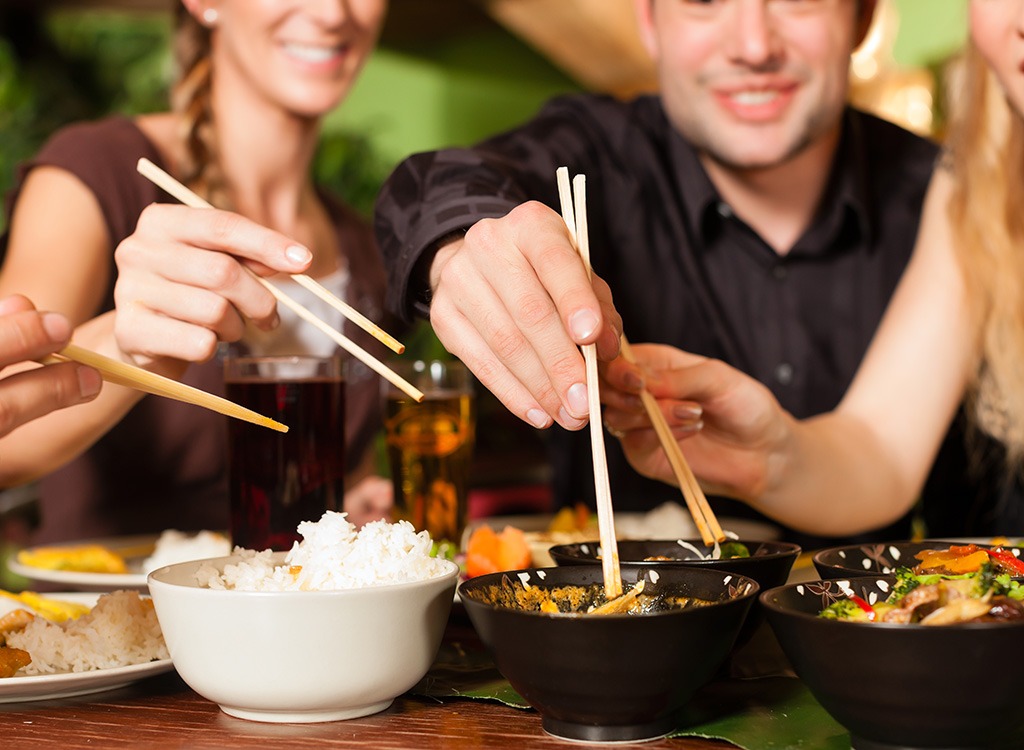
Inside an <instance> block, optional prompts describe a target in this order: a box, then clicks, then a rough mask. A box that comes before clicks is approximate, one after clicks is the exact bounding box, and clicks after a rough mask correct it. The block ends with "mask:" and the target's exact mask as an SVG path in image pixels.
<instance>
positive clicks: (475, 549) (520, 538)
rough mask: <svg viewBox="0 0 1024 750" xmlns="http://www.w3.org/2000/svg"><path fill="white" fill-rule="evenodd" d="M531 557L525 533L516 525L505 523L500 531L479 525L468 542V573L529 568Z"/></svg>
mask: <svg viewBox="0 0 1024 750" xmlns="http://www.w3.org/2000/svg"><path fill="white" fill-rule="evenodd" d="M531 560H532V557H531V555H530V546H529V544H527V542H526V536H525V535H524V534H523V532H522V531H520V530H519V529H517V528H515V527H513V526H506V527H505V528H504V529H503V530H502V532H501V534H500V535H499V534H497V533H495V531H494V529H492V528H491V527H490V526H487V525H482V526H478V527H477V528H476V529H475V530H474V531H473V533H472V534H470V536H469V541H468V542H467V543H466V575H468V576H469V577H470V578H475V577H476V576H481V575H484V574H485V573H497V572H498V571H499V570H517V569H519V568H527V567H529V566H530V562H531Z"/></svg>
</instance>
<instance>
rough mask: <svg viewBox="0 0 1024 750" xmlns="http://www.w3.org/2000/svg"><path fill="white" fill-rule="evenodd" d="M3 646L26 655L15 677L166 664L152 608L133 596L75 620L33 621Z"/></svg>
mask: <svg viewBox="0 0 1024 750" xmlns="http://www.w3.org/2000/svg"><path fill="white" fill-rule="evenodd" d="M7 645H9V646H13V647H15V648H20V649H23V650H25V651H28V653H29V655H30V656H31V657H32V663H31V664H29V665H28V666H27V667H25V668H23V669H22V670H20V671H19V672H18V674H19V675H39V674H54V673H58V672H86V671H89V670H93V669H109V668H111V667H124V666H128V665H129V664H143V663H146V662H150V661H153V660H154V659H167V658H170V655H169V654H168V653H167V646H166V645H165V644H164V638H163V634H162V633H161V632H160V624H159V623H158V622H157V619H156V613H155V612H154V611H153V602H152V601H150V600H148V599H146V600H143V599H141V598H140V597H139V595H138V593H137V592H135V591H115V592H113V593H110V594H104V595H103V596H101V597H100V598H99V601H97V602H96V606H95V607H93V608H92V610H91V611H90V612H89V613H88V614H85V615H82V616H81V617H79V618H78V619H77V620H67V621H66V622H63V623H60V624H58V623H53V622H50V621H49V620H46V619H44V618H42V617H39V616H37V617H36V618H35V620H33V621H32V622H30V623H29V624H28V625H27V626H26V627H25V629H24V630H21V631H19V632H17V633H11V634H9V635H8V636H7Z"/></svg>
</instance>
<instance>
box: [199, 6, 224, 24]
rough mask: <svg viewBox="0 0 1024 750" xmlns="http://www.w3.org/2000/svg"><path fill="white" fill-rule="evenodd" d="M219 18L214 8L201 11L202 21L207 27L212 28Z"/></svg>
mask: <svg viewBox="0 0 1024 750" xmlns="http://www.w3.org/2000/svg"><path fill="white" fill-rule="evenodd" d="M218 18H220V14H219V13H218V12H217V9H216V8H206V9H205V10H204V11H203V21H204V22H205V23H206V25H207V26H214V25H216V23H217V19H218Z"/></svg>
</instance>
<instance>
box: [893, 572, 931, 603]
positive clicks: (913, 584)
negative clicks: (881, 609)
mask: <svg viewBox="0 0 1024 750" xmlns="http://www.w3.org/2000/svg"><path fill="white" fill-rule="evenodd" d="M921 578H922V576H918V575H917V574H916V573H914V571H913V570H911V569H910V568H898V569H897V570H896V585H895V586H893V589H892V593H891V594H889V598H888V599H886V600H885V602H886V604H896V603H897V602H899V601H900V600H901V599H902V598H903V597H905V596H906V595H907V594H909V593H910V592H911V591H913V590H914V589H916V588H917V587H918V586H920V585H921V582H922V581H921Z"/></svg>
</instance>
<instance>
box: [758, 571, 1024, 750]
mask: <svg viewBox="0 0 1024 750" xmlns="http://www.w3.org/2000/svg"><path fill="white" fill-rule="evenodd" d="M894 580H895V578H894V577H892V576H889V577H882V578H868V577H858V578H852V579H850V580H849V581H814V582H811V583H798V584H790V585H788V586H781V587H779V588H775V589H771V590H769V591H766V592H764V593H763V594H761V596H760V601H761V604H762V605H763V606H764V608H765V610H766V613H767V616H768V622H769V623H770V624H771V626H772V628H773V629H774V631H775V635H776V637H777V638H778V640H779V643H780V644H781V646H782V649H783V651H784V652H785V653H786V656H787V657H788V658H789V660H790V662H791V663H792V665H793V668H794V669H795V670H796V673H797V674H798V675H799V676H800V678H801V679H802V680H803V681H804V683H806V685H807V687H808V688H809V689H810V691H811V693H813V694H814V697H815V698H817V700H818V702H819V703H821V705H822V706H823V707H824V708H825V710H826V711H828V712H829V713H830V714H831V715H832V717H833V718H834V719H835V720H836V721H838V722H839V723H840V724H842V725H843V726H844V727H846V728H847V729H848V730H850V734H851V735H852V739H853V747H855V748H857V750H896V749H897V748H899V749H900V750H905V749H906V748H948V749H950V750H951V749H952V748H957V749H958V750H968V749H971V750H976V749H978V748H984V749H986V750H988V749H989V748H1021V747H1024V711H1022V710H1021V705H1024V680H1021V677H1020V675H1021V673H1022V670H1024V648H1021V644H1022V643H1024V621H1022V622H1006V623H965V624H962V625H945V626H934V627H933V626H927V625H896V624H890V623H866V622H845V621H840V620H826V619H823V618H821V617H818V616H817V613H818V612H820V611H821V610H822V609H823V608H824V607H825V606H826V605H828V604H829V603H831V602H833V601H835V600H836V599H840V598H844V597H845V596H846V595H847V593H855V594H857V595H858V596H861V597H863V598H864V599H866V600H868V601H869V602H874V601H878V600H882V599H885V598H886V597H887V596H888V595H889V592H890V591H891V590H892V584H893V581H894Z"/></svg>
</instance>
